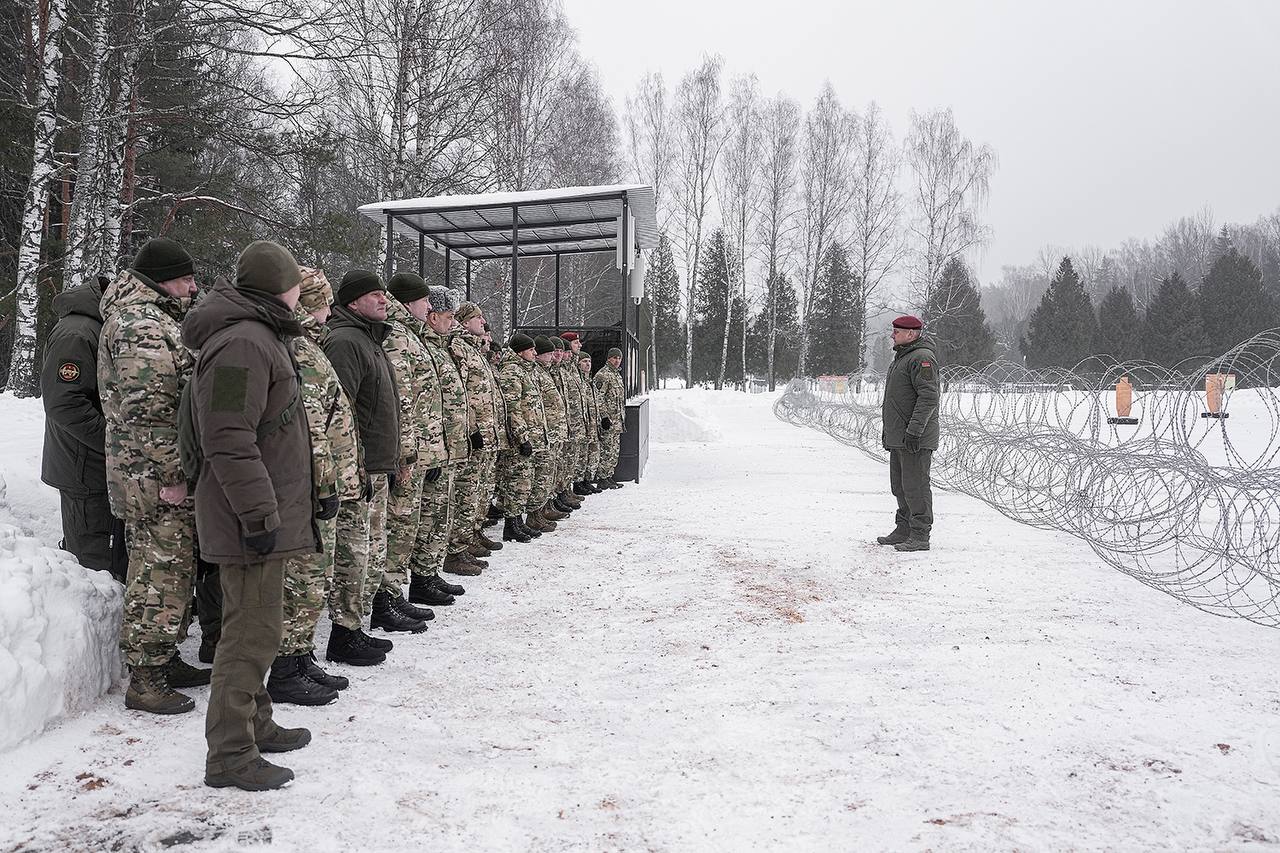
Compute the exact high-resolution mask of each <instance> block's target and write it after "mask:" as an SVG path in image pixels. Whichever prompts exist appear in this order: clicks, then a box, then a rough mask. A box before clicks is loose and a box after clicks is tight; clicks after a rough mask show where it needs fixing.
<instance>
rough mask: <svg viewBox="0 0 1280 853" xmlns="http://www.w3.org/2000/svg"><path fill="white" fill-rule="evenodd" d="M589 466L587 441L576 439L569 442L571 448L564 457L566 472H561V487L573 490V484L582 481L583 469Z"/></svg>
mask: <svg viewBox="0 0 1280 853" xmlns="http://www.w3.org/2000/svg"><path fill="white" fill-rule="evenodd" d="M586 464H587V440H586V439H585V438H574V439H571V440H570V441H569V448H568V450H567V451H566V452H565V455H564V470H563V471H561V472H560V487H561V488H562V489H572V488H573V484H574V483H576V482H578V481H579V480H581V479H582V469H583V468H584V467H585V466H586Z"/></svg>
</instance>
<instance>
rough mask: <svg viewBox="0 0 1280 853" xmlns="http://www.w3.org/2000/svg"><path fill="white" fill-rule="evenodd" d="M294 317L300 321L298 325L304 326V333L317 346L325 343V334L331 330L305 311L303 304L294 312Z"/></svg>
mask: <svg viewBox="0 0 1280 853" xmlns="http://www.w3.org/2000/svg"><path fill="white" fill-rule="evenodd" d="M293 318H294V319H295V320H297V321H298V325H299V326H300V327H302V335H303V337H305V338H306V339H307V340H309V341H311V342H312V343H313V344H315V345H316V346H322V345H323V344H324V336H325V334H326V333H328V331H329V327H328V326H326V325H325V324H324V323H321V322H320V321H319V320H317V319H316V318H315V317H312V316H311V314H310V313H308V312H307V311H305V310H304V309H303V308H302V307H301V306H299V307H298V308H297V310H295V311H294V312H293Z"/></svg>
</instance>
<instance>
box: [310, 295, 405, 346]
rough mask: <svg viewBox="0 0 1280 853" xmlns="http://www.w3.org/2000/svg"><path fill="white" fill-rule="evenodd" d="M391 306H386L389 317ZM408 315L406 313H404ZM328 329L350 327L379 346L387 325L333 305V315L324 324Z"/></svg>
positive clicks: (343, 307) (383, 338) (342, 306)
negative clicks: (358, 330)
mask: <svg viewBox="0 0 1280 853" xmlns="http://www.w3.org/2000/svg"><path fill="white" fill-rule="evenodd" d="M391 309H392V306H391V304H390V303H388V304H387V314H388V316H390V314H391ZM406 313H408V312H406ZM325 325H327V326H328V327H329V328H330V329H342V328H346V327H351V328H355V329H360V330H361V331H362V332H364V333H365V334H366V335H368V336H369V337H370V338H372V339H373V341H374V343H376V344H378V345H379V346H381V345H382V342H383V341H385V340H386V339H387V332H388V331H390V330H389V329H387V324H386V323H385V322H383V321H382V320H367V319H365V318H364V317H361V316H360V315H359V314H357V313H355V312H354V311H352V310H350V309H349V308H347V306H345V305H334V306H333V313H332V314H330V315H329V322H328V323H326V324H325Z"/></svg>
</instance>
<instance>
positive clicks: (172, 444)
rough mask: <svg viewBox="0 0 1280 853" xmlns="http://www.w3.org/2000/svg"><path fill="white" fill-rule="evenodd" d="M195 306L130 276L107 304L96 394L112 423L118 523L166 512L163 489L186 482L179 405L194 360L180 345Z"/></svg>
mask: <svg viewBox="0 0 1280 853" xmlns="http://www.w3.org/2000/svg"><path fill="white" fill-rule="evenodd" d="M188 307H189V300H187V299H178V298H175V297H173V296H169V295H168V294H166V293H164V292H163V291H161V290H160V289H159V287H158V286H157V285H156V284H155V283H154V282H152V281H151V280H150V279H148V278H147V277H146V276H144V275H142V274H141V273H139V272H135V271H133V270H126V271H125V272H123V273H121V274H120V276H119V277H118V278H117V279H116V280H115V282H113V283H112V285H111V287H110V288H108V290H107V293H106V295H105V296H104V297H103V299H102V320H103V323H102V336H101V339H100V341H99V344H98V391H99V394H100V395H101V398H102V414H103V417H104V419H105V421H106V429H105V432H104V436H105V450H106V458H107V497H108V499H109V500H110V502H111V514H112V515H114V516H115V517H116V518H123V519H135V518H143V517H146V516H148V515H150V514H152V513H154V512H156V511H157V510H158V509H159V507H160V503H161V501H160V488H161V487H162V486H177V485H181V484H182V483H185V482H186V476H185V475H184V474H183V473H182V461H181V459H180V458H179V456H178V404H179V402H180V401H181V399H182V389H183V387H184V386H185V385H186V384H187V380H188V378H190V376H191V368H192V365H194V364H195V356H194V355H193V354H192V352H191V351H190V350H189V349H187V347H186V346H185V345H184V344H183V343H182V328H181V326H180V323H181V322H182V318H183V317H185V316H186V313H187V309H188Z"/></svg>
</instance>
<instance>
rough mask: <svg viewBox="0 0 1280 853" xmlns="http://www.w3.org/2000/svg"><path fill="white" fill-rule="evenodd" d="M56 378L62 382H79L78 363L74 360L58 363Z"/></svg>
mask: <svg viewBox="0 0 1280 853" xmlns="http://www.w3.org/2000/svg"><path fill="white" fill-rule="evenodd" d="M58 378H59V379H61V380H62V381H63V382H79V381H80V365H78V364H76V363H75V362H74V361H64V362H63V363H62V364H60V365H58Z"/></svg>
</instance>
